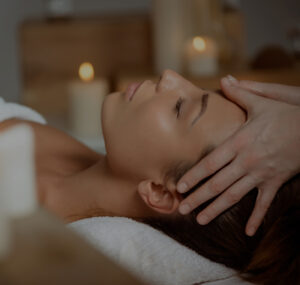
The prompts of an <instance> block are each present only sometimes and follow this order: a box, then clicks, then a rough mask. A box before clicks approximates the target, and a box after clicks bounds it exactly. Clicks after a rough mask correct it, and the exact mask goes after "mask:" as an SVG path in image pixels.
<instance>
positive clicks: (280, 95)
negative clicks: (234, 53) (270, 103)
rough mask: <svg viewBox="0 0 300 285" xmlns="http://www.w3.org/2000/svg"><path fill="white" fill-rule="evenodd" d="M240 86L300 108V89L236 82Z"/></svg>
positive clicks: (270, 84) (253, 82)
mask: <svg viewBox="0 0 300 285" xmlns="http://www.w3.org/2000/svg"><path fill="white" fill-rule="evenodd" d="M231 80H233V82H234V83H235V84H237V85H238V86H240V87H242V88H245V89H248V90H250V91H253V92H255V93H256V94H257V95H260V96H263V97H266V98H270V99H274V100H278V101H282V102H285V103H289V104H293V105H298V106H300V87H297V86H287V85H282V84H276V83H262V82H256V81H249V80H241V81H235V79H234V78H232V77H231Z"/></svg>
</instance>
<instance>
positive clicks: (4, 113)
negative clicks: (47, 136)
mask: <svg viewBox="0 0 300 285" xmlns="http://www.w3.org/2000/svg"><path fill="white" fill-rule="evenodd" d="M13 118H18V119H23V120H28V121H33V122H37V123H40V124H46V120H45V118H44V117H43V116H42V115H40V114H39V113H38V112H36V111H34V110H32V109H30V108H29V107H26V106H22V105H20V104H17V103H6V102H5V101H4V99H3V98H2V97H0V122H3V121H5V120H9V119H13Z"/></svg>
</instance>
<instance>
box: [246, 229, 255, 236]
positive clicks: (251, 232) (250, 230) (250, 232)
mask: <svg viewBox="0 0 300 285" xmlns="http://www.w3.org/2000/svg"><path fill="white" fill-rule="evenodd" d="M254 233H255V227H250V228H249V230H248V233H247V234H248V236H251V237H252V236H253V235H254Z"/></svg>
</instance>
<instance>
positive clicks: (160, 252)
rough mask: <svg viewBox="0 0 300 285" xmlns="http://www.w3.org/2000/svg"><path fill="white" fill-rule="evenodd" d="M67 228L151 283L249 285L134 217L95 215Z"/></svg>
mask: <svg viewBox="0 0 300 285" xmlns="http://www.w3.org/2000/svg"><path fill="white" fill-rule="evenodd" d="M68 227H70V228H72V229H74V230H75V231H76V232H78V233H79V234H80V235H81V236H83V237H84V238H86V239H87V240H88V241H90V242H91V243H92V245H94V246H95V247H96V248H97V249H99V250H100V251H101V252H103V253H104V254H106V255H107V256H108V257H110V258H112V259H113V260H114V261H115V262H117V263H119V264H120V265H122V266H124V267H125V268H127V269H128V270H129V271H131V272H132V273H134V274H136V275H137V276H139V277H140V278H142V279H144V280H145V281H147V282H149V283H150V284H157V285H160V284H161V285H176V284H178V285H185V284H186V285H192V284H195V283H201V284H203V283H204V282H212V281H216V280H220V279H224V280H232V282H231V283H226V284H247V283H244V282H243V281H241V280H240V279H238V278H236V277H234V275H236V272H235V271H234V270H232V269H229V268H227V267H225V266H223V265H221V264H218V263H215V262H212V261H210V260H208V259H206V258H204V257H202V256H200V255H198V254H196V253H195V252H194V251H192V250H190V249H188V248H186V247H185V246H183V245H181V244H179V243H178V242H177V241H175V240H173V239H171V238H170V237H168V236H166V235H165V234H163V233H161V232H159V231H157V230H156V229H154V228H152V227H150V226H148V225H146V224H143V223H139V222H136V221H134V220H132V219H128V218H122V217H94V218H88V219H83V220H79V221H76V222H73V223H70V224H69V225H68ZM231 277H232V278H233V279H231ZM237 280H238V281H237ZM216 284H220V285H221V284H222V283H216Z"/></svg>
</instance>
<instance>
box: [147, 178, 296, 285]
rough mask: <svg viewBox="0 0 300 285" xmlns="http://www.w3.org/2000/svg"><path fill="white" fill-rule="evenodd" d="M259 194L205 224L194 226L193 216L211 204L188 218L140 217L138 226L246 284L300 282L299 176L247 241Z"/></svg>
mask: <svg viewBox="0 0 300 285" xmlns="http://www.w3.org/2000/svg"><path fill="white" fill-rule="evenodd" d="M197 186H199V185H197ZM197 186H196V187H194V188H193V190H195V189H196V188H197ZM193 190H191V191H193ZM189 193H190V192H189ZM189 193H188V194H189ZM257 194H258V190H257V189H253V190H252V191H250V192H249V193H248V194H247V195H246V196H244V198H242V199H241V201H240V202H238V203H237V204H235V205H234V206H232V207H231V208H230V209H228V210H227V211H225V212H224V213H222V214H221V215H219V216H218V217H217V218H216V219H214V220H213V221H211V222H210V223H209V224H207V225H205V226H201V225H199V224H198V223H197V221H196V216H197V214H198V213H199V211H200V210H201V209H203V208H205V206H207V204H208V203H209V202H211V201H208V202H206V203H204V204H203V205H201V206H200V207H198V208H197V209H195V210H194V211H193V212H192V213H191V214H189V215H186V216H181V215H180V216H179V215H176V216H175V217H174V216H173V217H170V216H164V217H160V218H144V219H143V220H142V222H144V223H146V224H149V225H150V226H152V227H154V228H156V229H158V230H160V231H162V232H164V233H165V234H167V235H168V236H170V237H172V238H173V239H175V240H177V241H178V242H180V243H181V244H183V245H185V246H187V247H189V248H190V249H192V250H194V251H196V252H197V253H199V254H200V255H202V256H204V257H206V258H208V259H210V260H212V261H215V262H218V263H222V264H224V265H226V266H228V267H230V268H233V269H235V270H237V271H238V272H239V274H240V276H241V277H242V278H243V279H245V280H247V281H250V282H253V283H257V284H267V285H268V284H299V280H300V277H299V271H300V258H299V252H300V229H299V225H300V207H299V202H300V175H297V176H295V177H294V178H293V179H291V180H290V181H288V182H287V183H285V184H284V185H283V186H282V187H281V188H280V190H279V191H278V192H277V195H276V196H275V198H274V200H273V202H272V204H271V206H270V208H269V210H268V212H267V214H266V216H265V218H264V221H263V223H262V225H261V226H260V227H259V229H258V230H257V232H256V234H255V235H254V236H253V237H249V236H247V235H246V234H245V226H246V223H247V220H248V218H249V216H250V214H251V212H252V210H253V208H254V204H255V200H256V197H257Z"/></svg>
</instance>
